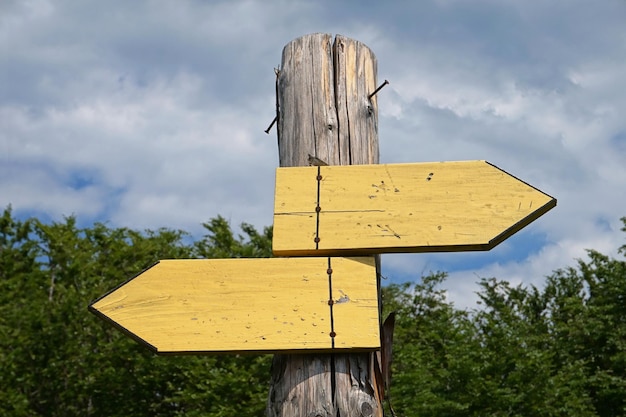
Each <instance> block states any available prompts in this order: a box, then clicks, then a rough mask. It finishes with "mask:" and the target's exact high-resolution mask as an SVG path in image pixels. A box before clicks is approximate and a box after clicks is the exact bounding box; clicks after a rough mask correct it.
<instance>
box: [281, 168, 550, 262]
mask: <svg viewBox="0 0 626 417" xmlns="http://www.w3.org/2000/svg"><path fill="white" fill-rule="evenodd" d="M554 206H556V200H555V199H554V198H552V197H550V196H549V195H547V194H545V193H543V192H541V191H539V190H538V189H536V188H534V187H532V186H530V185H528V184H526V183H524V182H522V181H520V180H519V179H517V178H515V177H513V176H511V175H509V174H508V173H506V172H504V171H502V170H501V169H499V168H497V167H496V166H494V165H492V164H490V163H488V162H486V161H465V162H435V163H419V164H389V165H384V164H381V165H348V166H314V167H294V168H278V170H277V172H276V198H275V208H274V240H273V250H274V254H276V255H280V256H302V255H307V256H310V255H334V256H337V255H340V254H350V255H359V254H373V253H389V252H449V251H467V250H489V249H491V248H493V247H494V246H495V245H497V244H498V243H500V242H502V241H503V240H505V239H506V238H508V237H509V236H511V235H512V234H513V233H515V232H517V231H518V230H520V229H521V228H523V227H524V226H526V225H528V224H529V223H531V222H532V221H534V220H535V219H537V218H538V217H539V216H541V215H543V214H544V213H546V212H547V211H548V210H550V209H551V208H553V207H554Z"/></svg>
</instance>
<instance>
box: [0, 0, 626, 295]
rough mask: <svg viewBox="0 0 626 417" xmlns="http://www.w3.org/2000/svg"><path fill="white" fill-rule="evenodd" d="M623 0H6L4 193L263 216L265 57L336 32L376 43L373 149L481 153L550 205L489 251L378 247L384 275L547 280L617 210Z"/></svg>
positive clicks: (183, 221)
mask: <svg viewBox="0 0 626 417" xmlns="http://www.w3.org/2000/svg"><path fill="white" fill-rule="evenodd" d="M625 21H626V3H625V2H624V1H621V0H606V1H603V2H588V1H581V0H568V1H554V0H550V1H547V0H536V1H532V2H523V1H508V0H498V1H495V0H479V1H466V0H424V1H419V2H412V1H411V2H410V1H395V2H380V1H379V2H369V1H345V2H338V1H324V0H316V1H269V0H266V1H253V0H247V1H238V0H234V1H200V0H195V1H194V0H180V1H163V0H152V1H148V0H145V1H144V0H137V1H133V2H127V1H121V0H110V1H107V2H102V1H70V0H55V1H51V0H49V1H46V0H19V1H18V0H13V1H11V0H8V1H7V0H5V1H3V2H2V3H0V205H1V206H2V207H6V206H7V205H9V204H11V205H12V207H13V209H14V213H15V214H16V215H18V216H28V215H37V216H41V217H42V218H44V219H51V220H62V218H63V216H64V215H71V214H74V215H76V216H77V217H78V220H79V222H80V223H81V224H83V225H89V224H91V223H92V222H94V221H108V222H109V224H110V225H111V226H126V227H131V228H135V229H144V228H151V229H154V228H159V227H171V228H182V229H185V230H187V231H189V232H191V233H192V234H195V235H197V236H199V235H201V234H202V233H203V230H202V228H201V223H202V222H205V221H207V220H209V219H210V218H212V217H215V216H217V215H222V216H224V217H226V218H227V219H229V220H230V221H231V222H232V224H233V225H237V224H240V223H241V222H248V223H252V224H254V225H255V226H257V227H259V228H261V227H263V226H267V225H270V224H271V222H272V210H273V187H274V169H275V167H276V166H277V165H278V152H277V147H276V138H275V136H274V133H275V132H272V134H271V135H269V136H268V135H266V134H265V133H264V132H263V130H264V129H265V128H266V127H267V126H268V125H269V122H271V120H272V118H273V117H274V111H275V109H274V71H273V68H274V67H277V66H278V65H279V64H280V59H281V52H282V48H283V46H284V45H285V44H287V43H288V42H289V41H291V40H293V39H295V38H297V37H299V36H302V35H305V34H308V33H314V32H325V33H331V34H342V35H345V36H348V37H351V38H354V39H357V40H359V41H361V42H363V43H365V44H366V45H368V46H369V47H370V48H371V49H372V50H373V52H374V53H375V54H376V57H377V59H378V78H379V80H383V79H388V80H389V81H390V85H389V86H387V87H386V88H385V89H384V90H382V91H381V93H379V95H378V104H379V138H380V154H381V162H385V163H396V162H428V161H447V160H473V159H485V160H488V161H489V162H491V163H493V164H495V165H497V166H498V167H500V168H502V169H504V170H506V171H507V172H509V173H511V174H513V175H515V176H517V177H519V178H521V179H523V180H525V181H526V182H528V183H530V184H532V185H534V186H536V187H538V188H539V189H541V190H542V191H544V192H546V193H548V194H550V195H553V196H555V197H556V198H557V199H558V206H557V207H556V208H555V209H554V210H552V211H550V212H549V213H548V214H546V215H545V216H543V217H542V218H540V219H539V220H537V221H536V222H534V223H533V224H531V225H530V226H528V227H527V228H526V229H524V230H523V231H522V232H520V233H518V234H517V235H515V236H513V237H512V238H510V239H508V240H507V241H506V242H504V243H502V244H501V245H499V246H498V247H496V248H495V249H493V250H492V251H490V252H486V253H467V254H462V253H452V254H413V255H406V254H404V255H385V256H383V273H384V275H385V276H387V277H388V281H389V282H400V281H405V280H416V279H419V276H420V275H421V274H422V273H428V272H429V271H431V270H432V271H437V270H442V271H448V272H449V273H450V278H449V280H448V281H447V283H446V285H447V288H446V289H447V290H448V292H449V295H450V298H451V299H452V300H453V301H454V302H455V303H456V304H457V305H459V306H471V305H472V303H473V300H474V299H475V297H474V295H473V292H474V291H476V289H477V287H476V284H475V283H476V281H478V280H479V278H480V277H492V276H495V277H498V278H501V279H509V280H511V281H512V282H513V283H516V284H517V283H525V284H534V285H541V283H542V282H543V279H544V277H545V276H546V275H548V274H550V273H551V272H552V271H553V270H554V269H557V268H561V267H566V266H569V265H572V264H573V263H574V262H575V259H576V258H584V257H585V249H588V248H594V249H598V250H600V251H603V252H605V253H610V254H615V255H617V254H616V248H617V247H619V246H620V245H622V244H623V242H624V236H623V233H621V232H620V231H619V229H620V227H621V222H620V221H619V219H620V217H622V216H625V215H626V117H624V115H625V114H626V94H625V92H626V77H625V76H624V74H626V25H624V22H625Z"/></svg>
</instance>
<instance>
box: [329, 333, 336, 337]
mask: <svg viewBox="0 0 626 417" xmlns="http://www.w3.org/2000/svg"><path fill="white" fill-rule="evenodd" d="M329 335H330V337H335V336H337V333H335V332H330V333H329Z"/></svg>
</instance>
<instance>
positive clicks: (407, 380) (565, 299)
mask: <svg viewBox="0 0 626 417" xmlns="http://www.w3.org/2000/svg"><path fill="white" fill-rule="evenodd" d="M622 221H623V222H624V225H625V226H624V228H623V229H622V230H623V231H624V232H626V218H623V219H622ZM619 252H620V253H621V254H624V253H625V252H626V245H624V246H622V247H621V248H620V249H619ZM588 256H589V260H588V261H582V260H581V261H578V265H577V266H576V267H569V268H565V269H561V270H558V271H555V272H554V273H553V274H552V275H551V276H549V277H547V278H546V282H545V285H544V286H543V288H542V289H538V288H536V287H533V286H531V287H522V286H511V285H510V284H509V283H507V282H504V281H499V280H497V279H483V280H482V281H481V282H480V291H479V293H478V296H479V298H480V304H481V306H480V308H477V309H475V310H473V311H471V312H465V311H459V310H456V309H454V307H453V306H452V305H451V304H450V303H449V302H447V301H446V299H445V292H444V291H443V290H441V288H442V287H443V284H444V280H445V274H435V275H433V276H429V277H424V278H423V279H422V282H421V283H419V284H414V285H410V284H405V285H402V286H397V285H392V286H389V287H387V288H385V289H384V299H385V300H386V303H387V305H386V309H388V310H396V311H397V316H396V317H397V319H396V337H395V343H394V352H395V354H394V367H393V369H394V372H395V375H394V380H393V384H392V392H391V401H392V403H393V404H394V406H395V409H396V410H397V411H398V414H400V415H406V416H444V415H445V416H485V415H489V416H520V417H521V416H583V417H584V416H602V417H616V416H626V262H624V261H623V260H618V259H612V258H610V257H608V256H606V255H603V254H600V253H598V252H597V251H594V250H589V251H588Z"/></svg>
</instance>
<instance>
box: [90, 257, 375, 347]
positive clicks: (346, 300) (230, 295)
mask: <svg viewBox="0 0 626 417" xmlns="http://www.w3.org/2000/svg"><path fill="white" fill-rule="evenodd" d="M330 300H332V302H331V301H330ZM89 310H90V311H91V312H93V313H95V314H96V315H98V316H100V317H102V318H104V319H105V320H108V321H110V322H112V323H113V324H115V325H116V326H117V327H119V328H120V329H122V330H123V331H124V332H126V333H128V334H129V335H130V336H131V337H133V338H134V339H136V340H137V341H139V342H141V343H144V344H146V345H147V346H148V347H149V348H151V349H152V350H153V351H155V352H156V353H202V352H239V351H249V352H277V351H292V352H297V351H309V352H310V351H319V350H328V349H353V350H362V351H371V350H376V349H378V348H379V347H380V336H379V324H378V293H377V287H376V270H375V265H374V258H373V257H363V258H271V259H190V260H164V261H160V262H159V263H157V264H155V265H154V266H152V267H151V268H148V269H147V270H146V271H144V272H142V273H140V274H139V275H137V276H136V277H134V278H132V279H131V280H129V281H128V282H126V283H125V284H122V285H121V286H120V287H118V288H117V289H115V290H113V291H111V292H110V293H108V294H106V295H104V296H103V297H101V298H100V299H98V300H96V301H95V302H93V303H92V304H91V305H90V306H89Z"/></svg>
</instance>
